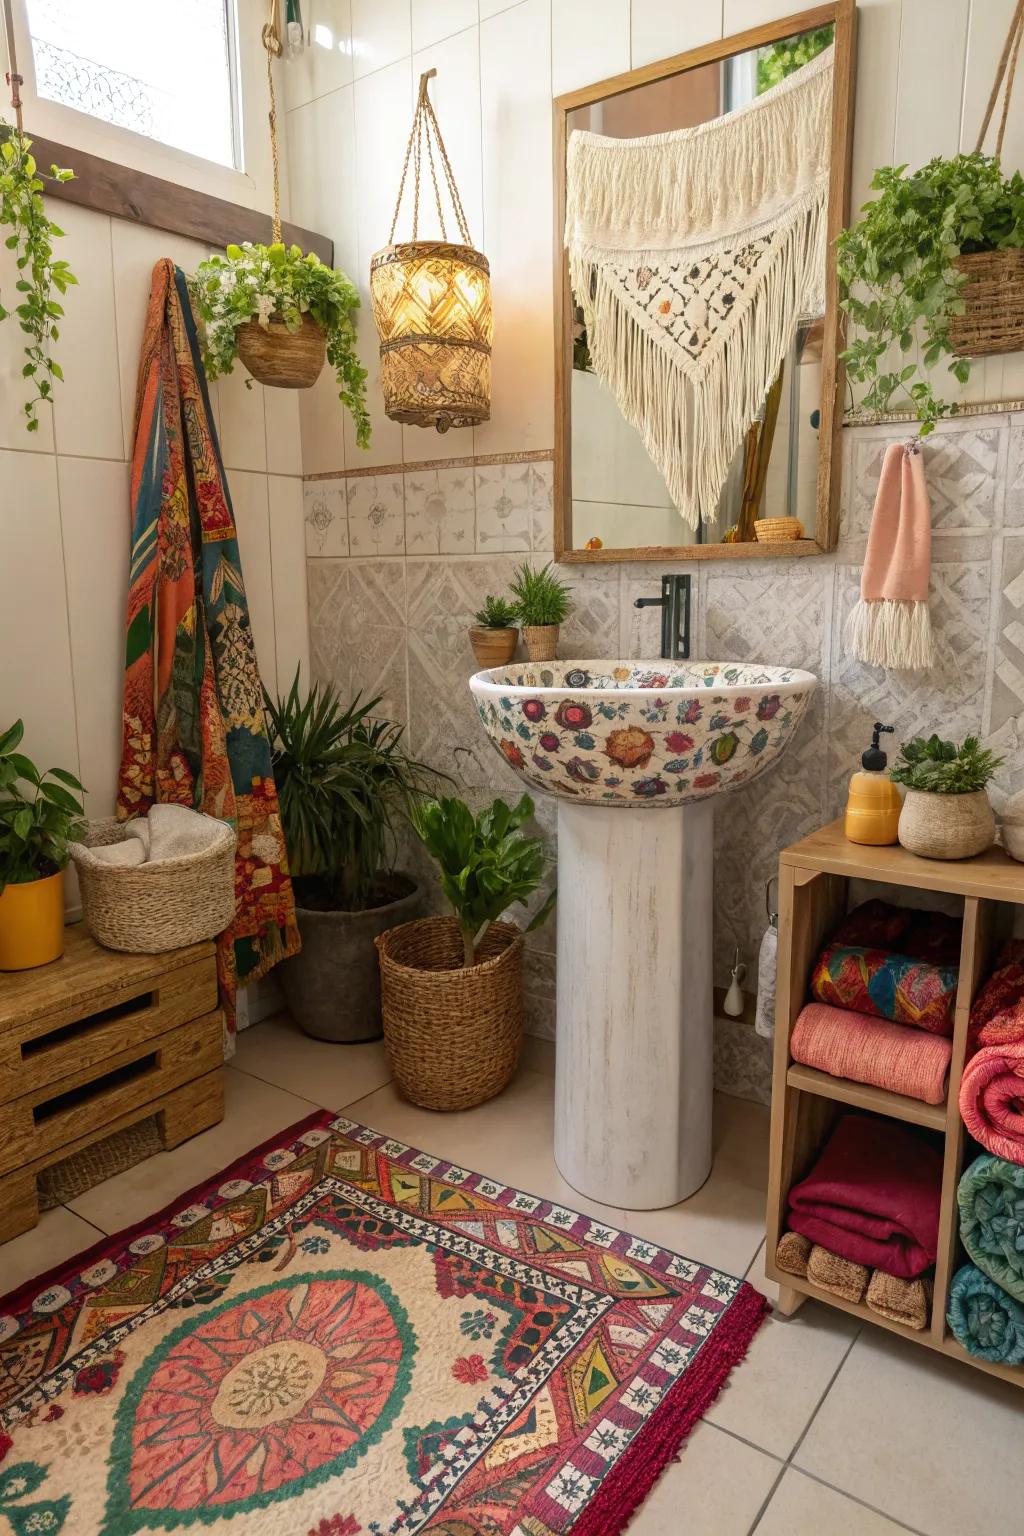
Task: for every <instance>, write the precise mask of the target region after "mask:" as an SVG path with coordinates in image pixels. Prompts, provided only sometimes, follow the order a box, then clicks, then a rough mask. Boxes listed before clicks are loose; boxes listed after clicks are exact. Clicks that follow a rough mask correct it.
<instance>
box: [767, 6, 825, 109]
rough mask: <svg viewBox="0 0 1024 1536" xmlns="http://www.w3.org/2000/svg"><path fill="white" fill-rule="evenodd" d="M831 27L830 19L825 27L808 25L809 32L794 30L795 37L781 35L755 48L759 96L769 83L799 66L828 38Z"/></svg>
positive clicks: (812, 55) (773, 83) (774, 83)
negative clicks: (777, 39) (761, 46)
mask: <svg viewBox="0 0 1024 1536" xmlns="http://www.w3.org/2000/svg"><path fill="white" fill-rule="evenodd" d="M834 36H835V27H834V26H833V25H832V23H831V22H829V23H828V25H827V26H825V27H812V28H811V30H810V31H809V32H798V33H797V34H796V36H795V37H783V38H781V39H780V40H779V42H777V43H772V44H770V46H769V47H767V48H759V49H758V50H757V94H758V95H759V96H763V95H764V93H765V91H770V90H771V88H772V86H773V85H778V84H779V82H780V80H785V79H786V77H787V76H788V75H792V74H795V73H796V71H797V70H798V69H803V67H804V65H805V64H809V63H810V62H811V60H812V59H816V58H817V57H818V54H819V53H824V51H825V49H826V48H827V47H828V46H829V44H830V43H831V42H832V39H833V37H834Z"/></svg>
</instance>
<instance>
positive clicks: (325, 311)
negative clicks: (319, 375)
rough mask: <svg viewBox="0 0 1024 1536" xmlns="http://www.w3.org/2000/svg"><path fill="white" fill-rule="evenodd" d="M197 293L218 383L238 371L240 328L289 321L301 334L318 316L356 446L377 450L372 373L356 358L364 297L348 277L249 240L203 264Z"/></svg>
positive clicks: (291, 249) (208, 359)
mask: <svg viewBox="0 0 1024 1536" xmlns="http://www.w3.org/2000/svg"><path fill="white" fill-rule="evenodd" d="M190 287H191V291H192V296H193V298H194V300H195V302H196V308H197V309H198V310H199V313H200V315H201V316H202V318H203V321H204V322H205V338H204V343H203V363H204V366H205V368H206V372H207V374H208V376H209V377H210V378H211V379H216V378H220V376H221V375H222V374H225V373H230V372H231V370H232V368H233V367H234V365H235V359H236V357H237V356H238V340H237V335H238V328H239V326H242V325H245V324H246V322H247V321H249V320H253V319H255V320H258V321H259V323H260V325H262V326H263V327H264V329H269V325H270V321H271V320H283V321H284V323H285V325H286V326H287V327H288V329H289V330H290V331H297V330H298V329H299V327H300V326H301V324H302V317H303V315H306V314H308V315H311V316H312V317H313V319H314V320H315V321H316V322H317V324H318V325H319V326H320V328H321V330H322V331H323V333H324V339H325V341H326V343H327V361H328V362H329V363H330V365H331V367H332V368H333V369H334V374H335V377H336V379H337V381H338V398H339V399H340V401H341V403H342V405H343V406H344V407H345V408H346V410H347V411H349V413H350V414H351V416H352V420H353V422H354V423H355V429H356V442H357V443H358V444H359V446H360V448H367V447H369V443H370V417H369V413H368V411H367V409H366V369H365V368H364V367H363V366H362V365H361V363H360V362H359V358H358V357H357V355H356V327H355V318H354V317H355V312H356V310H357V309H358V308H359V295H358V293H357V292H356V290H355V288H354V287H353V285H352V283H351V282H350V281H349V279H348V278H347V277H346V276H345V274H344V272H339V271H337V270H336V269H335V268H334V267H328V266H326V265H325V264H324V263H323V262H322V261H321V260H320V258H319V256H317V255H316V254H315V252H313V251H310V252H309V253H308V255H303V253H302V251H301V250H300V249H299V247H298V246H297V245H290V246H285V245H282V244H281V242H280V241H278V242H276V243H275V244H274V245H253V244H252V243H251V242H250V241H248V240H247V241H246V242H245V244H244V245H229V246H228V248H227V250H226V252H225V254H224V255H223V256H211V257H210V259H209V260H208V261H201V262H200V263H199V266H198V267H197V268H196V271H195V275H194V276H193V277H192V279H191V281H190ZM246 382H247V383H250V382H251V381H249V380H246Z"/></svg>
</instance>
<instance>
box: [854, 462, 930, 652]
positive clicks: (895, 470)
mask: <svg viewBox="0 0 1024 1536" xmlns="http://www.w3.org/2000/svg"><path fill="white" fill-rule="evenodd" d="M931 563H932V522H931V507H930V505H929V502H928V487H927V485H926V484H925V478H924V456H923V454H922V453H921V449H920V447H919V445H917V444H916V443H890V445H889V447H888V448H887V449H886V452H885V458H884V460H883V461H882V474H881V478H880V479H879V482H878V494H877V496H876V497H875V508H874V511H873V512H872V514H871V528H870V530H869V532H868V548H867V554H866V555H865V557H864V570H863V572H862V574H861V581H860V601H859V602H858V603H857V604H856V606H855V607H854V609H853V612H852V613H851V614H850V616H849V618H848V619H847V621H846V626H845V629H844V631H843V640H844V644H845V646H846V649H847V651H848V652H849V654H850V655H852V656H857V657H859V659H860V660H861V661H866V662H868V663H869V664H870V665H871V666H873V667H887V668H889V669H890V670H894V671H918V670H921V669H922V668H924V667H929V666H931V663H932V627H931V617H930V615H929V612H928V582H929V579H930V576H931Z"/></svg>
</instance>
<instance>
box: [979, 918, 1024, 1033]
mask: <svg viewBox="0 0 1024 1536" xmlns="http://www.w3.org/2000/svg"><path fill="white" fill-rule="evenodd" d="M1014 1040H1024V943H1022V942H1021V940H1020V939H1011V940H1010V941H1009V943H1008V944H1004V945H1003V947H1002V949H1001V950H1000V952H999V957H998V959H997V960H996V966H995V970H994V971H993V972H992V975H991V976H990V977H989V978H988V980H987V981H986V982H985V984H984V986H983V987H982V988H981V991H980V992H979V993H978V995H977V997H976V998H975V999H974V1002H973V1003H972V1004H971V1025H970V1035H969V1037H968V1045H969V1048H970V1050H971V1051H976V1050H979V1049H980V1048H981V1047H982V1046H986V1045H1008V1044H1009V1043H1010V1042H1011V1041H1014Z"/></svg>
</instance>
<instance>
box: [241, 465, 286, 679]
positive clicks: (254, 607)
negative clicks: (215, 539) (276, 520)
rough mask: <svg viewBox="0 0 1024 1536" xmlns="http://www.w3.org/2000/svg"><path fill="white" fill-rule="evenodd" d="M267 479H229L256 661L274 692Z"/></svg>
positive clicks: (246, 476) (247, 474)
mask: <svg viewBox="0 0 1024 1536" xmlns="http://www.w3.org/2000/svg"><path fill="white" fill-rule="evenodd" d="M267 479H268V477H267V476H266V475H257V474H253V473H251V472H250V471H248V470H240V469H236V470H234V471H233V472H232V474H231V476H230V485H231V503H232V506H233V508H234V512H235V526H236V528H237V530H238V550H239V555H240V557H241V561H242V579H243V581H244V582H245V595H246V598H247V599H248V603H249V620H250V623H251V624H252V637H253V641H254V642H255V645H256V658H257V660H258V662H259V668H260V676H261V677H262V678H263V681H264V683H265V684H266V686H267V687H268V688H269V689H270V691H271V693H273V692H274V690H275V689H276V688H277V644H276V640H275V636H274V586H273V578H272V576H271V558H270V509H269V502H268V494H267Z"/></svg>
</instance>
